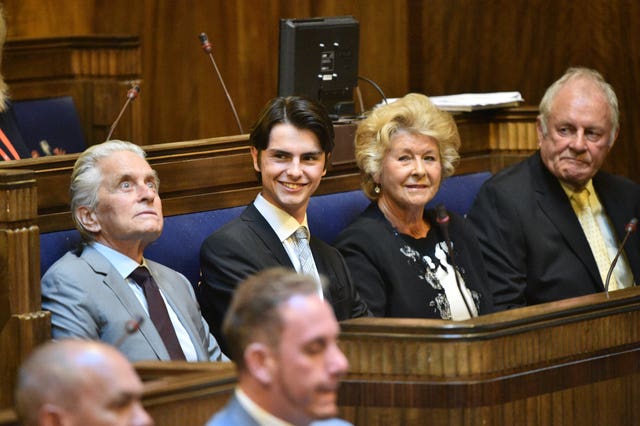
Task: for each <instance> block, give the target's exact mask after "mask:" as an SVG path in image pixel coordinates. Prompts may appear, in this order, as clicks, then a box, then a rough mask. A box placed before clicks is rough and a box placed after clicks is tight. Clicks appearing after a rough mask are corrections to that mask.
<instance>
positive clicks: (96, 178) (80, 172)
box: [69, 140, 147, 242]
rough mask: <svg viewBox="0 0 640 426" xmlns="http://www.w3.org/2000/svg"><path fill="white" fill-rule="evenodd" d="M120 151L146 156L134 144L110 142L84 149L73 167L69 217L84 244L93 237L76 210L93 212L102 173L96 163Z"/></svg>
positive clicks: (141, 156) (119, 141)
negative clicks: (84, 209) (87, 209)
mask: <svg viewBox="0 0 640 426" xmlns="http://www.w3.org/2000/svg"><path fill="white" fill-rule="evenodd" d="M121 151H130V152H133V153H134V154H136V155H138V156H140V158H146V156H147V154H146V153H145V152H144V150H143V149H142V148H140V146H138V145H136V144H133V143H131V142H127V141H121V140H110V141H107V142H103V143H101V144H98V145H93V146H91V147H89V148H88V149H86V150H85V151H84V152H83V153H82V154H80V156H79V157H78V159H77V160H76V163H75V164H74V166H73V172H72V174H71V185H70V186H69V195H70V197H71V216H72V217H73V221H74V223H75V225H76V228H77V229H78V231H80V235H82V239H83V240H84V241H85V242H90V241H93V240H94V239H95V237H94V235H93V233H91V232H89V231H87V230H86V229H85V227H84V225H83V224H82V222H81V221H80V220H79V218H78V217H77V216H76V210H77V209H78V208H79V207H82V206H84V207H87V208H89V209H90V210H95V208H96V206H97V205H98V189H100V184H101V183H102V173H101V172H100V168H99V167H98V166H97V163H98V162H99V161H100V160H102V159H104V158H107V157H109V156H110V155H112V154H114V153H116V152H121Z"/></svg>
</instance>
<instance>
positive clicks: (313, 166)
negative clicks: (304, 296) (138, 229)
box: [197, 97, 369, 348]
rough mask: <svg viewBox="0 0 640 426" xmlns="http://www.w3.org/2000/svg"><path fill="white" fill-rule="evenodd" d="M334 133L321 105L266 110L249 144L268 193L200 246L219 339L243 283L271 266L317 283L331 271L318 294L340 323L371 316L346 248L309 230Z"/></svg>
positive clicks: (209, 314)
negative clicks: (313, 199) (311, 202)
mask: <svg viewBox="0 0 640 426" xmlns="http://www.w3.org/2000/svg"><path fill="white" fill-rule="evenodd" d="M333 138H334V132H333V125H332V123H331V120H330V119H329V116H328V115H327V113H326V111H325V110H324V108H323V107H322V106H321V105H320V104H318V103H317V102H314V101H311V100H308V99H305V98H301V97H288V98H275V99H272V100H271V101H270V102H269V103H268V104H267V105H266V106H265V108H264V109H263V111H262V112H261V114H260V116H259V118H258V120H257V122H256V124H255V125H254V128H253V130H252V132H251V137H250V141H251V157H252V159H253V166H254V168H255V170H256V171H257V172H258V173H259V174H260V175H261V181H262V192H261V193H260V194H258V197H257V198H256V200H255V201H254V202H253V203H252V204H251V205H249V206H248V207H247V208H246V209H245V211H244V212H243V213H242V214H241V216H240V217H239V218H237V219H235V220H233V221H231V222H230V223H228V224H227V225H225V226H223V227H222V228H220V229H219V230H217V231H216V232H214V233H213V234H212V235H211V236H209V237H208V238H207V239H206V240H205V242H204V243H203V245H202V248H201V251H200V266H201V269H202V281H201V283H200V285H199V287H198V291H197V295H198V301H199V302H200V306H201V307H202V312H203V315H204V317H205V318H206V319H207V321H208V322H209V325H210V326H211V328H212V330H213V332H214V334H215V336H216V338H217V339H218V341H219V342H221V344H223V341H222V340H221V339H222V336H221V333H220V328H219V327H220V324H221V322H222V319H223V317H224V314H225V312H226V310H227V308H228V306H229V302H230V300H231V296H232V294H233V292H234V290H235V288H236V286H237V284H238V283H239V282H240V281H242V280H243V279H244V278H246V277H247V276H248V275H250V274H253V273H255V272H258V271H260V270H263V269H265V268H268V267H272V266H286V267H289V268H292V269H296V271H298V272H301V273H307V274H311V275H313V276H314V277H315V278H316V279H317V280H318V282H319V276H320V275H324V276H326V277H327V279H328V281H329V287H328V289H327V290H326V291H324V293H323V292H322V290H320V288H319V290H318V291H319V294H322V295H323V297H324V298H325V299H326V300H327V301H328V302H329V303H330V304H331V306H333V309H334V312H335V314H336V317H337V318H338V320H343V319H347V318H352V317H357V316H362V315H368V314H369V310H368V308H367V307H366V305H365V304H364V302H362V300H361V299H360V297H359V296H358V293H357V292H356V290H355V288H354V285H353V283H352V281H351V277H350V275H349V272H348V270H347V267H346V265H345V262H344V259H343V258H342V256H341V255H340V253H339V252H338V251H337V250H336V249H335V248H333V247H331V246H329V245H327V244H326V243H324V242H323V241H321V240H319V239H317V238H314V237H313V235H310V232H309V227H308V225H307V205H308V204H309V199H310V198H311V195H312V194H313V193H314V192H315V190H316V189H317V188H318V185H320V180H321V179H322V176H324V175H325V174H326V171H327V163H328V161H329V155H330V153H331V150H332V149H333V145H334V140H333ZM305 246H306V247H305ZM309 249H310V253H309V251H308V250H309ZM223 348H224V344H223Z"/></svg>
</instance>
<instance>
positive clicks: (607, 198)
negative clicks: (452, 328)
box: [468, 152, 640, 309]
mask: <svg viewBox="0 0 640 426" xmlns="http://www.w3.org/2000/svg"><path fill="white" fill-rule="evenodd" d="M593 186H594V188H595V190H596V193H597V194H598V198H599V199H600V202H601V203H602V207H603V208H604V210H605V211H606V214H607V216H608V217H609V219H610V220H611V224H612V226H613V230H614V232H615V234H616V236H617V239H618V241H622V238H624V234H625V231H624V228H625V225H626V224H627V223H628V222H629V220H630V219H631V218H632V217H639V215H640V186H639V185H637V184H635V183H634V182H632V181H630V180H628V179H625V178H622V177H620V176H614V175H611V174H608V173H604V172H598V173H597V174H596V175H595V176H594V178H593ZM468 219H469V220H470V222H471V224H472V225H473V227H474V228H475V231H476V234H477V236H478V239H479V241H480V245H481V248H482V251H483V256H484V259H485V262H486V266H487V272H488V274H489V280H490V285H491V288H492V293H493V301H494V304H495V306H496V308H498V309H508V308H512V307H517V306H525V305H534V304H538V303H544V302H550V301H554V300H560V299H565V298H569V297H576V296H582V295H585V294H590V293H596V292H600V291H604V284H603V282H602V279H601V277H600V274H599V273H598V267H597V264H596V261H595V258H594V257H593V254H592V252H591V249H590V248H589V243H588V242H587V239H586V237H585V235H584V232H583V231H582V228H581V227H580V222H579V221H578V218H577V216H576V214H575V212H574V211H573V209H572V207H571V203H570V201H569V198H568V197H567V195H566V193H565V192H564V190H563V189H562V186H561V185H560V182H559V181H558V179H557V178H556V177H555V176H553V175H552V174H551V173H550V172H549V171H548V170H547V168H546V167H545V166H544V164H543V163H542V160H541V158H540V153H539V152H537V153H535V154H534V155H532V156H531V157H529V158H528V159H527V160H525V161H523V162H521V163H519V164H517V165H515V166H512V167H510V168H508V169H505V170H504V171H502V172H500V173H498V174H497V175H496V176H494V177H493V178H491V179H490V180H488V181H487V182H485V184H484V185H483V186H482V188H481V189H480V192H479V193H478V196H477V197H476V200H475V202H474V204H473V206H472V208H471V210H470V212H469V215H468ZM625 253H626V256H627V259H628V260H629V265H630V267H631V269H632V272H633V276H634V279H635V282H638V279H639V278H640V239H639V238H638V235H637V234H634V235H632V236H631V237H630V238H629V240H628V241H627V245H626V248H625Z"/></svg>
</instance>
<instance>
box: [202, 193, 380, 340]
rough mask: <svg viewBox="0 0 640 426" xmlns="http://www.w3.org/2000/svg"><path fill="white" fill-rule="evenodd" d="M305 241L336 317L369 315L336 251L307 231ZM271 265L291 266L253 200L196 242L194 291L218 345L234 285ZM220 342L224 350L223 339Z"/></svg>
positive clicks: (346, 317) (277, 239)
mask: <svg viewBox="0 0 640 426" xmlns="http://www.w3.org/2000/svg"><path fill="white" fill-rule="evenodd" d="M309 244H310V246H311V252H312V254H313V260H314V261H315V263H316V267H317V268H318V272H319V273H320V274H322V275H324V276H325V277H326V278H327V280H328V289H325V293H324V297H325V299H326V300H327V301H328V302H329V303H330V304H331V306H333V310H334V312H335V315H336V318H337V319H338V321H340V320H344V319H348V318H355V317H359V316H365V315H369V310H368V308H367V306H366V305H365V303H364V302H363V301H362V300H361V299H360V297H359V296H358V293H357V292H356V290H355V287H354V285H353V282H352V280H351V276H350V275H349V271H348V269H347V266H346V264H345V262H344V259H343V258H342V256H341V255H340V253H339V252H338V250H336V249H335V248H333V247H331V246H329V245H328V244H326V243H325V242H323V241H322V240H319V239H318V238H314V237H313V235H312V236H311V240H310V241H309ZM274 266H284V267H288V268H292V269H293V264H292V263H291V260H290V259H289V256H288V255H287V252H286V251H285V249H284V246H283V245H282V243H281V242H280V239H279V238H278V236H277V235H276V233H275V232H274V231H273V229H272V228H271V226H270V225H269V223H268V222H267V220H266V219H265V218H264V217H263V216H262V215H261V214H260V212H258V209H256V208H255V206H254V205H253V203H252V204H250V205H249V206H248V207H247V208H246V209H245V210H244V211H243V212H242V214H241V215H240V217H238V218H237V219H234V220H232V221H231V222H229V223H227V224H226V225H224V226H223V227H221V228H220V229H218V230H217V231H216V232H214V233H213V234H211V235H210V236H209V237H208V238H207V239H206V240H205V241H204V243H202V247H201V248H200V268H201V272H202V276H201V281H200V284H199V285H198V290H197V292H196V293H197V297H198V302H199V303H200V307H201V309H202V314H203V316H204V318H205V319H206V320H207V322H208V323H209V327H210V328H211V329H212V331H213V334H214V335H215V337H216V339H218V342H219V343H221V342H224V339H223V338H222V333H221V327H222V320H223V318H224V314H225V313H226V312H227V308H228V307H229V304H230V302H231V296H232V294H233V291H234V290H235V288H236V286H237V285H238V283H239V282H240V281H242V280H243V279H245V278H246V277H247V276H249V275H251V274H253V273H256V272H258V271H261V270H263V269H266V268H269V267H274ZM221 345H222V347H223V348H224V343H221ZM223 350H224V349H223Z"/></svg>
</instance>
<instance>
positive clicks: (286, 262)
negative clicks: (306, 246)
mask: <svg viewBox="0 0 640 426" xmlns="http://www.w3.org/2000/svg"><path fill="white" fill-rule="evenodd" d="M240 219H241V220H243V221H244V222H245V223H246V224H247V226H248V227H249V229H251V230H252V231H253V233H254V234H255V235H256V237H257V238H258V240H259V241H260V242H261V243H262V244H263V245H264V247H265V249H266V251H268V252H271V253H272V254H273V256H274V257H275V259H276V261H277V263H278V264H279V265H283V266H288V267H290V268H293V264H292V263H291V259H289V255H288V254H287V251H286V250H285V249H284V247H283V246H282V242H281V241H280V239H279V238H278V235H277V234H276V233H275V231H274V230H273V229H272V228H271V225H269V222H267V220H266V219H265V218H264V216H262V215H261V214H260V212H259V211H258V209H256V208H255V206H254V205H253V203H251V204H249V206H248V207H247V208H246V209H245V211H244V212H242V214H241V215H240ZM314 259H315V257H314Z"/></svg>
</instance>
